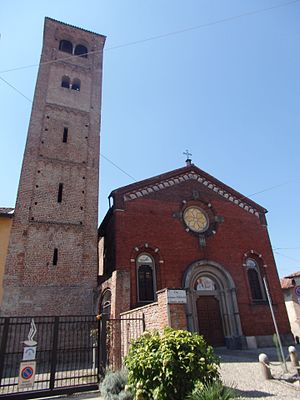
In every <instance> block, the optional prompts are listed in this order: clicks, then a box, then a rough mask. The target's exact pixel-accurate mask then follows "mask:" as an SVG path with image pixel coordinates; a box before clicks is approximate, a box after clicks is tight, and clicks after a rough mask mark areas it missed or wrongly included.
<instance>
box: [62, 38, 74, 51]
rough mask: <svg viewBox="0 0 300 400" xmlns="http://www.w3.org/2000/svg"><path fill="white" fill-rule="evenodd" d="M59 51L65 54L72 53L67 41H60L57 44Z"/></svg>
mask: <svg viewBox="0 0 300 400" xmlns="http://www.w3.org/2000/svg"><path fill="white" fill-rule="evenodd" d="M59 50H60V51H63V52H65V53H69V54H72V53H73V45H72V43H71V42H69V40H61V41H60V42H59Z"/></svg>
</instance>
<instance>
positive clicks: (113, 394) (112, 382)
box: [100, 370, 133, 400]
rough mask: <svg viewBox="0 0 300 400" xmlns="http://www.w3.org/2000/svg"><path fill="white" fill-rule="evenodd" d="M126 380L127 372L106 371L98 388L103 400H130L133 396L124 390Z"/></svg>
mask: <svg viewBox="0 0 300 400" xmlns="http://www.w3.org/2000/svg"><path fill="white" fill-rule="evenodd" d="M127 380H128V377H127V372H126V371H124V370H121V371H116V372H112V371H108V372H107V373H106V374H105V377H104V379H103V381H102V383H101V386H100V390H101V396H103V398H104V400H131V399H132V398H133V395H132V393H130V392H129V391H128V390H126V389H127V388H126V384H127Z"/></svg>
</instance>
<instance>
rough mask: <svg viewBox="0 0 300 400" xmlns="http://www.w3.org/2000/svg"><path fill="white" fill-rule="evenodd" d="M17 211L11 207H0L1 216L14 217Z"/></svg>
mask: <svg viewBox="0 0 300 400" xmlns="http://www.w3.org/2000/svg"><path fill="white" fill-rule="evenodd" d="M14 211H15V209H14V208H11V207H0V214H1V215H12V214H13V213H14Z"/></svg>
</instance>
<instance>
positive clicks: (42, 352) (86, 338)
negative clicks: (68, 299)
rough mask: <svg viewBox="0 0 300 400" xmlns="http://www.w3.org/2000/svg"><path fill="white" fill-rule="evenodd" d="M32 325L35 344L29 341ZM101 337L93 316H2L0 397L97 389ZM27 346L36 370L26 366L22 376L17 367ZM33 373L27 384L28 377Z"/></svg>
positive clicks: (29, 396) (10, 397)
mask: <svg viewBox="0 0 300 400" xmlns="http://www.w3.org/2000/svg"><path fill="white" fill-rule="evenodd" d="M32 320H33V321H34V324H33V323H32ZM32 326H35V327H36V334H35V336H34V341H33V342H32V341H30V340H29V339H30V334H29V332H30V330H32ZM33 333H34V332H31V336H32V334H33ZM99 335H100V330H99V321H97V320H96V318H95V316H94V315H92V316H61V317H33V318H32V317H2V318H1V317H0V398H1V399H2V398H3V399H18V398H22V399H29V398H33V397H41V396H48V395H55V394H63V393H73V392H78V391H86V390H94V389H97V388H98V383H99V368H98V367H99V345H98V344H99V337H100V336H99ZM31 339H32V338H31ZM24 342H25V343H24ZM31 342H32V343H31ZM34 342H36V345H34ZM32 344H33V345H34V346H32ZM30 345H31V348H32V347H35V348H36V355H35V357H34V361H33V363H34V368H33V369H35V371H32V370H31V365H32V362H31V361H28V368H27V369H26V368H23V369H24V371H23V372H24V374H23V375H21V372H20V367H24V365H25V366H26V363H25V364H24V362H23V363H22V364H21V362H22V360H23V359H24V358H25V359H26V356H24V348H25V347H27V348H28V347H30ZM27 359H28V358H27ZM29 359H30V357H29ZM34 372H35V377H34V383H33V384H32V385H31V384H30V376H31V375H30V374H32V373H34ZM26 379H28V382H29V385H26ZM24 381H25V384H24V385H23V384H22V383H24Z"/></svg>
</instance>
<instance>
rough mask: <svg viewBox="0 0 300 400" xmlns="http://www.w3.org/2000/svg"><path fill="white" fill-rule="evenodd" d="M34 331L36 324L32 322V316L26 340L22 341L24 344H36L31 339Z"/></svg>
mask: <svg viewBox="0 0 300 400" xmlns="http://www.w3.org/2000/svg"><path fill="white" fill-rule="evenodd" d="M36 332H37V330H36V326H35V323H34V319H33V318H32V320H31V324H30V330H29V333H28V336H27V340H24V342H23V343H24V344H26V346H35V345H36V344H37V342H36V341H35V340H33V338H34V336H35V335H36Z"/></svg>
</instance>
